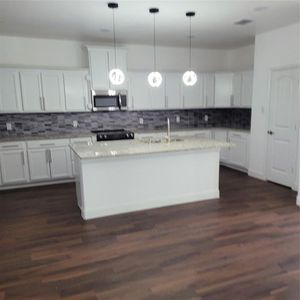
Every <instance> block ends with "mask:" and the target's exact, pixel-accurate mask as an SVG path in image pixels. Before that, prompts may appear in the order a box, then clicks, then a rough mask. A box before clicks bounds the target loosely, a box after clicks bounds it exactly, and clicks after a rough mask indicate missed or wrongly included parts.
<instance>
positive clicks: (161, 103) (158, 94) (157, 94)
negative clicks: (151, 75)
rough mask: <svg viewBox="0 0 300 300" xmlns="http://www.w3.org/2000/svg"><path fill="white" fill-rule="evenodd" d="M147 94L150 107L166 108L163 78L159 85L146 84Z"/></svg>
mask: <svg viewBox="0 0 300 300" xmlns="http://www.w3.org/2000/svg"><path fill="white" fill-rule="evenodd" d="M147 83H148V82H147ZM147 88H148V89H149V95H150V100H151V109H165V108H166V94H165V78H164V76H163V81H162V83H161V85H160V86H159V87H152V86H150V85H149V84H148V86H147Z"/></svg>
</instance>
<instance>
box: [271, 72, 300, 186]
mask: <svg viewBox="0 0 300 300" xmlns="http://www.w3.org/2000/svg"><path fill="white" fill-rule="evenodd" d="M299 87H300V70H299V69H289V70H281V71H274V72H273V73H272V77H271V99H270V118H269V129H268V164H267V179H268V180H270V181H273V182H276V183H279V184H283V185H286V186H292V185H293V184H294V181H295V176H296V175H295V174H296V161H297V160H296V159H297V134H298V127H299V98H300V91H299Z"/></svg>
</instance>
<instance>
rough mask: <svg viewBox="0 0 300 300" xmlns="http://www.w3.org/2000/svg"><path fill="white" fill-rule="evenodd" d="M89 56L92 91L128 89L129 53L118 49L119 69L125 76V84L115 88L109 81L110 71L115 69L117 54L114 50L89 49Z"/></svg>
mask: <svg viewBox="0 0 300 300" xmlns="http://www.w3.org/2000/svg"><path fill="white" fill-rule="evenodd" d="M87 48H88V54H89V66H90V72H91V77H92V83H91V85H92V89H93V90H96V91H97V90H98V91H107V90H109V89H118V90H120V89H121V90H123V89H125V90H126V89H127V81H128V79H127V76H128V74H127V51H126V50H125V49H119V48H118V49H117V67H118V68H120V69H121V70H122V71H123V72H124V75H125V82H124V83H123V84H122V85H117V86H113V85H111V84H110V81H109V71H110V69H114V68H115V53H114V49H113V48H101V47H87Z"/></svg>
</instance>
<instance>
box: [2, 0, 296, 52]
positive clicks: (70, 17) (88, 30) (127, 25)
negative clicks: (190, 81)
mask: <svg viewBox="0 0 300 300" xmlns="http://www.w3.org/2000/svg"><path fill="white" fill-rule="evenodd" d="M107 2H108V1H102V0H98V1H89V0H80V1H79V0H76V1H75V0H73V1H72V0H55V1H54V0H52V1H49V0H40V1H34V0H23V1H18V0H0V35H15V36H29V37H41V38H57V39H71V40H79V41H84V42H90V43H101V42H103V43H108V42H111V41H112V31H111V28H112V12H111V10H109V9H108V8H107ZM118 3H119V9H118V10H117V11H116V26H117V28H116V29H117V41H118V43H124V44H128V43H133V44H151V43H152V21H153V18H152V16H151V15H150V14H149V12H148V9H149V8H150V7H158V8H159V9H160V13H159V14H158V15H157V17H156V20H157V21H156V22H157V43H158V44H160V45H166V46H186V45H187V41H188V40H187V36H188V20H187V18H186V17H185V12H186V11H188V10H194V11H196V17H194V18H193V21H192V22H193V23H192V24H193V25H192V26H193V36H194V38H193V46H194V47H199V48H219V49H229V48H236V47H239V46H244V45H249V44H251V43H253V42H254V36H255V34H256V33H261V32H264V31H268V30H271V29H275V28H278V27H282V26H285V25H288V24H292V23H295V22H297V21H299V10H300V8H299V4H300V2H299V1H289V0H285V1H251V0H235V1H226V0H218V1H216V0H210V1H195V0H194V1H192V0H177V1H176V0H173V1H172V0H165V1H144V0H135V1H125V0H119V1H118ZM244 18H245V19H252V20H253V21H254V22H253V23H251V24H248V25H245V26H237V25H234V24H233V23H234V22H236V21H238V20H240V19H244Z"/></svg>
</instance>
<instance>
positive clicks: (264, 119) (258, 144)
mask: <svg viewBox="0 0 300 300" xmlns="http://www.w3.org/2000/svg"><path fill="white" fill-rule="evenodd" d="M299 26H300V24H299V23H298V24H293V25H290V26H287V27H283V28H280V29H277V30H274V31H270V32H267V33H263V34H259V35H257V36H256V38H255V54H254V62H255V63H254V82H253V103H252V120H251V148H250V166H249V174H250V175H252V176H254V177H257V178H261V179H266V159H267V151H266V147H267V130H268V120H269V89H270V77H271V70H272V69H275V68H281V67H286V66H292V65H297V64H300V47H299V43H300V40H299V39H300V30H299Z"/></svg>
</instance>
